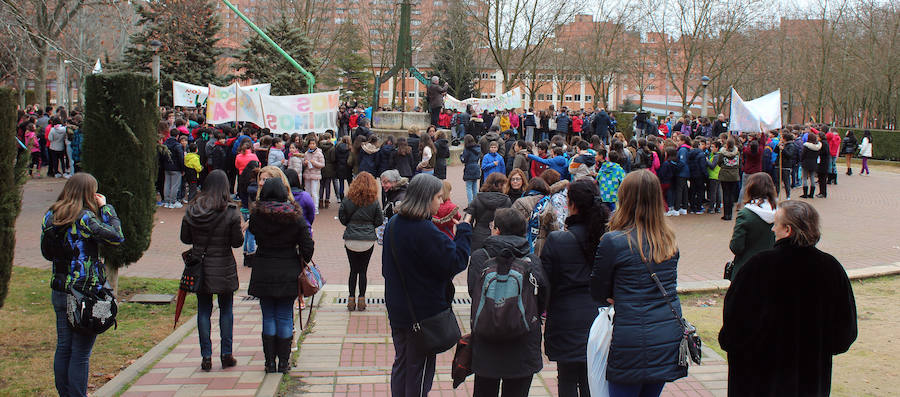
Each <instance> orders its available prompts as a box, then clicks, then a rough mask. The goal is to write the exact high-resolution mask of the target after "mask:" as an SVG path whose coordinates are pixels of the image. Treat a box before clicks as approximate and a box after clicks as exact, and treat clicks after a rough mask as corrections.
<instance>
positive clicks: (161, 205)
mask: <svg viewBox="0 0 900 397" xmlns="http://www.w3.org/2000/svg"><path fill="white" fill-rule="evenodd" d="M156 206H157V207H165V206H166V203H164V202H162V201H157V202H156Z"/></svg>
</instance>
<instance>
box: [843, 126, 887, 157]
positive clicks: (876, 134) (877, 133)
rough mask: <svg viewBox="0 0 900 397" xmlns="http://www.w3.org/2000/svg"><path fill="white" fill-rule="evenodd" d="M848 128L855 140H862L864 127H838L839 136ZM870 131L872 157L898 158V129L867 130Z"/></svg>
mask: <svg viewBox="0 0 900 397" xmlns="http://www.w3.org/2000/svg"><path fill="white" fill-rule="evenodd" d="M848 130H852V131H853V135H854V136H856V140H857V142H862V136H863V132H864V131H865V129H864V128H843V127H841V128H838V131H840V133H841V138H843V137H844V135H845V134H846V132H847V131H848ZM869 131H870V132H871V133H872V158H875V159H880V160H892V161H897V160H900V131H891V130H871V129H870V130H869Z"/></svg>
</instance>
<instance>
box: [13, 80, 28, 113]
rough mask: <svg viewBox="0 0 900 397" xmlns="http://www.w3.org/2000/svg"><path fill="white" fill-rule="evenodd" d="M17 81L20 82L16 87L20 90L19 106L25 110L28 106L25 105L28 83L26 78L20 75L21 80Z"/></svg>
mask: <svg viewBox="0 0 900 397" xmlns="http://www.w3.org/2000/svg"><path fill="white" fill-rule="evenodd" d="M16 80H18V81H17V82H16V83H17V84H16V85H17V86H18V87H19V89H18V91H19V92H18V93H17V94H18V95H19V106H20V107H21V108H22V109H25V106H27V104H26V103H25V87H26V84H27V81H26V80H25V77H24V76H22V75H21V74H20V75H19V78H18V79H16Z"/></svg>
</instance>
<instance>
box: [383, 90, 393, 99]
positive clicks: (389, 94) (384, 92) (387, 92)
mask: <svg viewBox="0 0 900 397" xmlns="http://www.w3.org/2000/svg"><path fill="white" fill-rule="evenodd" d="M390 96H391V93H390V91H387V90H385V91H381V97H382V98H390Z"/></svg>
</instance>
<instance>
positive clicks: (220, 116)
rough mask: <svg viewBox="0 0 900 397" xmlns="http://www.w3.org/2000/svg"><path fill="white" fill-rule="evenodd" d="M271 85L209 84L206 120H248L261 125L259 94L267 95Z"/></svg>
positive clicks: (214, 121)
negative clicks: (222, 85) (220, 85)
mask: <svg viewBox="0 0 900 397" xmlns="http://www.w3.org/2000/svg"><path fill="white" fill-rule="evenodd" d="M270 89H271V85H269V84H257V85H251V86H246V87H241V86H240V85H238V84H237V83H234V84H231V85H229V86H227V87H219V86H217V85H212V84H210V85H209V88H208V92H209V93H210V95H209V97H208V98H207V102H206V122H207V123H211V124H221V123H227V122H231V121H249V122H252V123H254V124H256V125H262V123H263V112H262V105H261V104H260V101H259V96H260V95H264V96H268V95H269V90H270Z"/></svg>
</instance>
